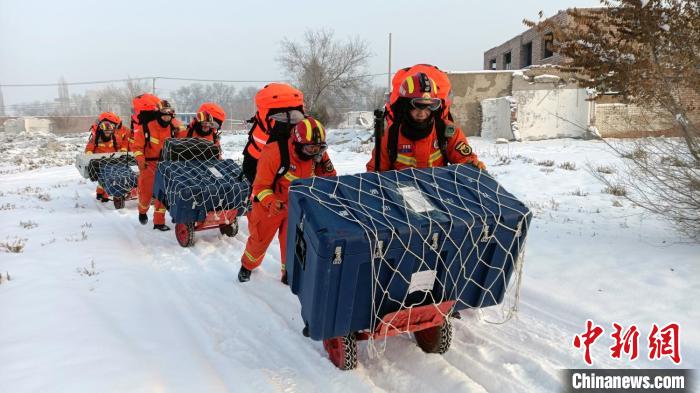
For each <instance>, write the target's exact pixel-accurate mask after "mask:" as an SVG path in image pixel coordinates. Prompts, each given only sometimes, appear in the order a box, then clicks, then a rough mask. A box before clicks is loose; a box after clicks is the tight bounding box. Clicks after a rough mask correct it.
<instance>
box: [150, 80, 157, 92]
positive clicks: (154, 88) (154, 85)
mask: <svg viewBox="0 0 700 393" xmlns="http://www.w3.org/2000/svg"><path fill="white" fill-rule="evenodd" d="M151 94H153V95H156V78H155V77H154V78H153V87H152V89H151Z"/></svg>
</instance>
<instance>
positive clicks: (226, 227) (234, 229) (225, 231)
mask: <svg viewBox="0 0 700 393" xmlns="http://www.w3.org/2000/svg"><path fill="white" fill-rule="evenodd" d="M219 232H221V234H222V235H226V236H228V237H234V236H236V234H238V220H234V221H233V222H232V223H230V224H221V225H219Z"/></svg>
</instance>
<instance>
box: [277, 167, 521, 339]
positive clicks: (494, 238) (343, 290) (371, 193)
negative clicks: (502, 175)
mask: <svg viewBox="0 0 700 393" xmlns="http://www.w3.org/2000/svg"><path fill="white" fill-rule="evenodd" d="M531 218H532V215H531V213H530V211H529V210H528V208H527V207H526V206H525V205H524V204H523V203H522V202H520V201H518V200H517V199H516V198H515V197H514V196H512V195H511V194H510V193H508V192H507V191H505V190H504V189H503V188H501V187H500V185H499V184H498V183H497V182H496V181H495V180H494V179H493V178H492V177H491V176H490V175H488V174H487V173H486V172H483V171H481V172H480V171H478V170H475V169H474V168H473V167H471V166H469V165H450V166H447V167H440V168H426V169H406V170H402V171H387V172H382V173H374V172H372V173H363V174H359V175H349V176H340V177H332V178H324V177H313V178H308V179H299V180H295V181H294V182H293V183H292V186H291V188H290V193H289V219H288V225H289V226H288V231H287V255H286V263H287V274H288V279H289V284H290V287H291V290H292V292H293V293H294V294H296V295H297V296H298V297H299V301H300V302H301V314H302V318H303V320H304V323H305V324H306V326H307V327H308V332H309V336H310V337H311V338H312V339H314V340H324V339H329V338H333V337H339V336H345V335H347V334H349V333H351V332H358V331H363V330H367V329H370V327H372V326H376V323H377V322H378V320H377V318H379V319H381V318H382V317H383V316H384V315H386V314H388V313H392V312H395V311H399V310H400V309H402V308H405V307H409V306H421V305H426V304H436V303H441V302H444V301H449V300H455V301H456V303H455V305H454V309H455V310H461V309H465V308H470V307H487V306H492V305H495V304H499V303H500V302H502V301H503V298H504V295H505V292H506V288H507V285H508V282H509V279H510V276H511V274H512V273H513V269H514V267H515V262H516V259H517V257H518V254H519V251H520V247H521V246H522V245H523V244H524V241H525V237H526V232H527V227H528V225H529V223H530V220H531ZM373 261H374V263H373ZM373 268H374V272H373ZM427 270H433V271H435V277H436V278H435V280H434V282H433V286H432V288H429V289H427V288H423V289H419V290H415V289H412V290H411V291H410V292H409V288H410V285H411V283H412V282H413V280H412V278H413V277H414V273H417V272H424V271H427ZM428 273H430V272H428ZM373 277H374V279H373ZM373 302H374V311H373V306H372V304H373ZM375 313H376V314H375Z"/></svg>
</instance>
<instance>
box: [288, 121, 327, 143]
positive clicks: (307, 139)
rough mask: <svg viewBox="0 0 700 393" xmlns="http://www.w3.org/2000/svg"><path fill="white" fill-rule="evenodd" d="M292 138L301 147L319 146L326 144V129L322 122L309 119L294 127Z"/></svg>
mask: <svg viewBox="0 0 700 393" xmlns="http://www.w3.org/2000/svg"><path fill="white" fill-rule="evenodd" d="M292 138H293V141H294V143H298V144H300V145H319V144H322V143H326V129H325V128H323V124H321V122H320V121H318V120H316V119H314V118H313V117H307V118H306V119H304V120H302V121H300V122H299V123H297V124H296V125H295V126H294V130H293V131H292Z"/></svg>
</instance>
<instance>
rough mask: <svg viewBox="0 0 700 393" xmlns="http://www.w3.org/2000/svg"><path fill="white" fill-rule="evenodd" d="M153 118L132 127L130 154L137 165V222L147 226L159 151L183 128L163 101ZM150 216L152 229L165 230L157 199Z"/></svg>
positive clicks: (163, 216) (167, 227) (162, 213)
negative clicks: (132, 138)
mask: <svg viewBox="0 0 700 393" xmlns="http://www.w3.org/2000/svg"><path fill="white" fill-rule="evenodd" d="M154 116H155V119H153V120H149V121H147V122H144V124H139V125H138V126H136V127H135V128H134V133H133V134H134V143H133V145H132V146H131V151H133V153H134V157H135V158H136V162H137V163H138V166H139V171H140V172H139V222H140V223H141V224H142V225H146V223H148V215H147V214H146V213H148V209H149V208H150V205H151V198H152V197H153V181H154V180H155V175H156V169H157V167H158V161H159V160H160V151H161V149H162V148H163V145H164V144H165V140H166V139H168V138H174V137H176V136H177V134H178V133H180V132H181V131H182V130H183V129H184V127H183V126H182V125H181V124H180V122H179V121H178V120H177V119H175V110H174V109H173V107H172V106H171V105H170V103H169V102H168V101H166V100H162V101H160V102H159V103H158V104H157V105H156V108H155V111H154ZM154 207H155V212H154V213H153V229H158V230H161V231H168V230H170V227H169V226H167V225H165V210H166V209H165V206H163V204H162V203H161V202H160V201H158V200H156V201H155V206H154Z"/></svg>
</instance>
